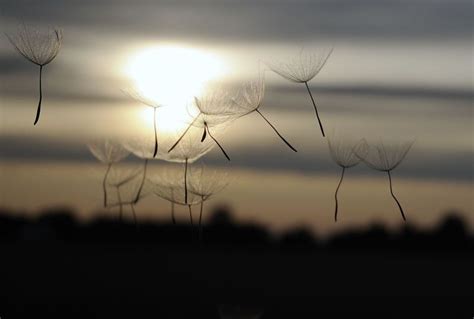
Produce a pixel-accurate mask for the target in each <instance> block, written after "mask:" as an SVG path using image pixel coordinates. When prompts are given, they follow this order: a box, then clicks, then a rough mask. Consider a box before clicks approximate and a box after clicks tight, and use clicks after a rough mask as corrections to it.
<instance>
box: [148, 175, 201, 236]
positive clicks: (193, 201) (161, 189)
mask: <svg viewBox="0 0 474 319" xmlns="http://www.w3.org/2000/svg"><path fill="white" fill-rule="evenodd" d="M181 180H182V176H180V174H176V172H170V171H168V170H162V171H160V172H158V173H156V172H154V174H153V175H152V176H150V177H148V178H147V185H148V187H149V188H150V192H151V193H153V194H155V195H156V196H158V197H160V198H163V199H165V200H167V201H169V202H170V203H172V205H174V204H177V205H181V206H187V207H188V211H189V221H190V224H191V227H194V221H193V213H192V208H191V207H192V206H194V205H198V204H200V203H201V202H202V198H201V196H199V195H196V194H194V193H191V192H189V194H188V193H186V192H185V191H184V188H185V187H184V185H183V184H182V183H181ZM172 207H174V206H172ZM172 218H173V217H172ZM191 235H193V234H191ZM193 236H194V235H193Z"/></svg>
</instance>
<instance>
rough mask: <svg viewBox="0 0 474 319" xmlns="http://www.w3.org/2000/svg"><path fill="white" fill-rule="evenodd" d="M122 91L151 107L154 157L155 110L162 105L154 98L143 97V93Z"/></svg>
mask: <svg viewBox="0 0 474 319" xmlns="http://www.w3.org/2000/svg"><path fill="white" fill-rule="evenodd" d="M123 92H124V93H125V94H126V95H128V96H129V97H131V98H132V99H133V100H135V101H137V102H140V103H142V104H143V105H146V106H148V107H151V108H152V109H153V130H154V132H155V148H154V150H153V157H156V154H157V153H158V131H157V122H156V121H157V120H156V110H157V109H158V108H160V107H163V105H161V104H160V103H158V102H157V101H155V100H152V99H149V98H146V97H144V96H143V95H141V94H140V93H138V92H137V91H134V90H127V91H123Z"/></svg>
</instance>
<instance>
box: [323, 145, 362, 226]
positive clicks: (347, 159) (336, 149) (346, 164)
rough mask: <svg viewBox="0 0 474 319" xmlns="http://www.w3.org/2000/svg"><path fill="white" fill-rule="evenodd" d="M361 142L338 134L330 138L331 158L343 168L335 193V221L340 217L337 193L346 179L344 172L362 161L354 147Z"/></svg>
mask: <svg viewBox="0 0 474 319" xmlns="http://www.w3.org/2000/svg"><path fill="white" fill-rule="evenodd" d="M359 143H363V141H362V140H360V141H354V140H351V139H350V138H347V137H345V138H341V137H338V136H333V137H329V138H328V146H329V153H330V154H331V158H332V159H333V160H334V162H336V164H337V165H339V166H340V167H341V168H342V172H341V178H340V180H339V183H338V185H337V188H336V192H335V193H334V200H335V202H336V205H335V208H334V221H336V222H337V217H338V215H337V213H338V199H337V194H338V192H339V188H340V187H341V184H342V181H343V179H344V173H345V171H346V169H348V168H351V167H353V166H356V165H357V164H359V163H360V161H361V159H360V158H359V157H358V156H357V155H356V154H355V153H354V149H355V148H356V147H357V146H358V145H359ZM361 155H362V154H361Z"/></svg>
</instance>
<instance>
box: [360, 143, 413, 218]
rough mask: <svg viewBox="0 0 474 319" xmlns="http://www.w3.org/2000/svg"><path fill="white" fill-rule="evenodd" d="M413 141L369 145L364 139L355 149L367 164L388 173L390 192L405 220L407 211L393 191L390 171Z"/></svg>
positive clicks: (398, 163)
mask: <svg viewBox="0 0 474 319" xmlns="http://www.w3.org/2000/svg"><path fill="white" fill-rule="evenodd" d="M413 143H414V142H413V141H410V142H405V143H399V144H391V145H385V144H384V143H383V142H380V143H378V144H377V145H370V146H369V144H367V142H366V141H365V140H364V141H363V143H361V144H360V145H359V146H358V147H357V148H356V149H355V154H356V155H357V156H358V157H359V158H360V159H361V160H362V161H363V162H364V163H365V164H366V165H367V166H369V167H370V168H372V169H375V170H378V171H381V172H386V173H387V175H388V180H389V185H390V194H391V195H392V197H393V199H394V200H395V202H396V203H397V205H398V208H399V209H400V214H401V215H402V218H403V220H405V221H406V217H405V212H404V211H403V208H402V205H401V204H400V202H399V201H398V199H397V197H396V196H395V194H394V193H393V188H392V176H391V173H390V172H391V171H392V170H394V169H395V168H396V167H397V166H398V165H400V163H401V162H402V161H403V159H404V158H405V156H406V155H407V153H408V151H409V150H410V148H411V146H412V145H413Z"/></svg>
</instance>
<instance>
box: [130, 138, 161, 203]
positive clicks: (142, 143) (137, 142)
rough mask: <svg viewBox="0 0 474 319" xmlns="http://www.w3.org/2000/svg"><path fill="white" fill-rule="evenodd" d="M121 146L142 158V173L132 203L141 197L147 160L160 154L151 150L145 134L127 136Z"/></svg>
mask: <svg viewBox="0 0 474 319" xmlns="http://www.w3.org/2000/svg"><path fill="white" fill-rule="evenodd" d="M122 145H123V147H124V148H125V149H126V150H128V151H129V152H131V153H132V154H133V155H135V156H136V157H138V158H140V159H142V160H143V174H142V178H141V182H140V186H139V188H138V190H137V193H136V196H135V199H134V204H136V203H138V200H139V199H140V198H141V193H142V190H143V186H144V184H145V179H146V175H147V169H148V162H149V160H151V159H157V157H156V156H157V155H158V158H161V157H162V156H159V154H158V153H155V152H154V151H153V152H152V151H151V148H150V147H149V145H151V141H150V140H149V138H148V137H145V136H141V137H138V136H135V137H133V138H128V139H126V140H125V141H124V142H123V143H122Z"/></svg>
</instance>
